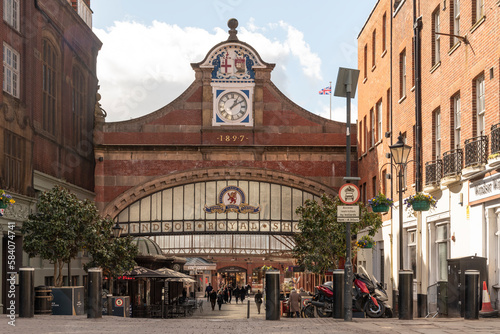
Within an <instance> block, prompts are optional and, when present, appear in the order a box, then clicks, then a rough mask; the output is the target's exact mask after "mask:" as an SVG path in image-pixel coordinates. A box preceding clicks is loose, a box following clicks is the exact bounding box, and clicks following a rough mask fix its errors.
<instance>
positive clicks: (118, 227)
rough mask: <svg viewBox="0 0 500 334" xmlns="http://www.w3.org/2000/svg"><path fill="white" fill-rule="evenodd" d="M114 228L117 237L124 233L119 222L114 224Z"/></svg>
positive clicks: (114, 234)
mask: <svg viewBox="0 0 500 334" xmlns="http://www.w3.org/2000/svg"><path fill="white" fill-rule="evenodd" d="M112 230H113V236H114V237H115V238H119V237H120V235H121V234H122V228H121V227H120V225H119V224H118V222H116V224H115V226H113V228H112Z"/></svg>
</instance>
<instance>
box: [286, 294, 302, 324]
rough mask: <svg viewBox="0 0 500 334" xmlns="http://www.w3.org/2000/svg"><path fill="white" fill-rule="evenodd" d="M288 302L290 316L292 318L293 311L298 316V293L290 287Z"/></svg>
mask: <svg viewBox="0 0 500 334" xmlns="http://www.w3.org/2000/svg"><path fill="white" fill-rule="evenodd" d="M288 302H289V304H290V305H289V307H290V318H293V314H294V313H295V314H296V315H297V318H300V295H299V294H298V293H297V290H295V289H292V291H291V292H290V298H289V301H288Z"/></svg>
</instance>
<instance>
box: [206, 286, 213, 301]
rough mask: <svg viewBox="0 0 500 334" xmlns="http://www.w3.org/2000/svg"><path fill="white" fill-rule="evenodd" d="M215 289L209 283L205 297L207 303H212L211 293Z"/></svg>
mask: <svg viewBox="0 0 500 334" xmlns="http://www.w3.org/2000/svg"><path fill="white" fill-rule="evenodd" d="M213 289H214V288H213V287H212V283H208V285H207V287H206V288H205V296H207V302H209V301H210V292H212V290H213Z"/></svg>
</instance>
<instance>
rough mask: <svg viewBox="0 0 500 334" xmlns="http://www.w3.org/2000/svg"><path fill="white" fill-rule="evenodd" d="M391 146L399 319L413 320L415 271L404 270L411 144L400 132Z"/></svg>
mask: <svg viewBox="0 0 500 334" xmlns="http://www.w3.org/2000/svg"><path fill="white" fill-rule="evenodd" d="M389 148H390V149H391V155H392V159H393V161H394V164H395V165H397V166H398V169H399V173H398V176H399V187H398V188H399V189H398V190H399V280H398V281H399V282H398V284H399V288H398V309H399V319H402V320H411V319H413V300H412V299H413V298H412V295H413V294H412V288H411V286H412V281H413V272H412V271H411V270H403V175H404V170H405V169H406V165H407V164H408V162H409V161H408V156H409V155H410V151H411V146H409V145H406V144H405V143H404V141H403V136H402V135H401V132H400V133H399V137H398V141H397V143H396V144H394V145H391V146H389Z"/></svg>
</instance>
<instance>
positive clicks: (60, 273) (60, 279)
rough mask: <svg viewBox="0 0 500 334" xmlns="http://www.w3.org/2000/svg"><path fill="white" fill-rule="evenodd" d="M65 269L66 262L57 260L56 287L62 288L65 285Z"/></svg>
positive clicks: (55, 267)
mask: <svg viewBox="0 0 500 334" xmlns="http://www.w3.org/2000/svg"><path fill="white" fill-rule="evenodd" d="M63 267H64V261H62V260H57V261H56V262H55V263H54V285H55V286H58V287H59V286H62V285H63Z"/></svg>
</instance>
